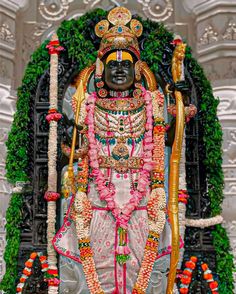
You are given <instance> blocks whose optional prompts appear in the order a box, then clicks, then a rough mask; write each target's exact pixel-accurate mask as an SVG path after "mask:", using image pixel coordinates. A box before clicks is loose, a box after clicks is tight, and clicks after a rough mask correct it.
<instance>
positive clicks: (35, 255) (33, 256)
mask: <svg viewBox="0 0 236 294" xmlns="http://www.w3.org/2000/svg"><path fill="white" fill-rule="evenodd" d="M37 255H38V254H37V252H32V253H31V254H30V258H31V259H35V258H36V257H37Z"/></svg>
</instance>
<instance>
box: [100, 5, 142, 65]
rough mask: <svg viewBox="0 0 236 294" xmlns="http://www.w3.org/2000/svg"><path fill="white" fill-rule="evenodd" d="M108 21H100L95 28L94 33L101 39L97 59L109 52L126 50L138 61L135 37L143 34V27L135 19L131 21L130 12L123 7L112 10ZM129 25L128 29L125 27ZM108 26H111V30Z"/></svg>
mask: <svg viewBox="0 0 236 294" xmlns="http://www.w3.org/2000/svg"><path fill="white" fill-rule="evenodd" d="M107 19H108V20H101V21H100V22H99V23H97V25H96V26H95V33H96V35H97V36H98V37H101V38H102V40H101V43H100V48H99V51H98V57H99V58H100V59H102V57H103V56H104V55H105V54H106V53H107V52H109V51H111V50H124V49H125V50H128V51H131V52H132V53H133V54H134V55H135V56H136V57H137V58H138V59H140V50H139V45H138V39H137V37H140V36H141V35H142V32H143V26H142V24H141V23H140V21H138V20H137V19H132V15H131V12H130V11H129V10H128V9H127V8H125V7H116V8H114V9H112V10H111V11H110V12H109V14H108V16H107ZM127 24H129V27H128V26H127ZM110 25H113V26H112V27H111V28H109V27H110Z"/></svg>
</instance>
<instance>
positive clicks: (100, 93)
mask: <svg viewBox="0 0 236 294" xmlns="http://www.w3.org/2000/svg"><path fill="white" fill-rule="evenodd" d="M107 94H108V92H107V90H106V89H104V88H101V89H99V90H98V96H99V97H101V98H105V97H107Z"/></svg>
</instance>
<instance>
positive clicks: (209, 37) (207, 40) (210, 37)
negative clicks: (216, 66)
mask: <svg viewBox="0 0 236 294" xmlns="http://www.w3.org/2000/svg"><path fill="white" fill-rule="evenodd" d="M218 40H219V37H218V33H217V32H216V31H215V30H214V28H213V27H212V26H208V27H206V28H205V32H204V33H203V35H202V37H201V38H200V40H199V43H200V45H208V44H211V43H214V42H217V41H218Z"/></svg>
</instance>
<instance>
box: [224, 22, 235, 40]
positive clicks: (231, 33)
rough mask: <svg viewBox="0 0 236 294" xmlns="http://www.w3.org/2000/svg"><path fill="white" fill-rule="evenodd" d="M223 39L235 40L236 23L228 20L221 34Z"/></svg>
mask: <svg viewBox="0 0 236 294" xmlns="http://www.w3.org/2000/svg"><path fill="white" fill-rule="evenodd" d="M223 39H224V40H236V23H235V22H232V21H229V23H228V26H227V28H226V30H225V33H224V34H223Z"/></svg>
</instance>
